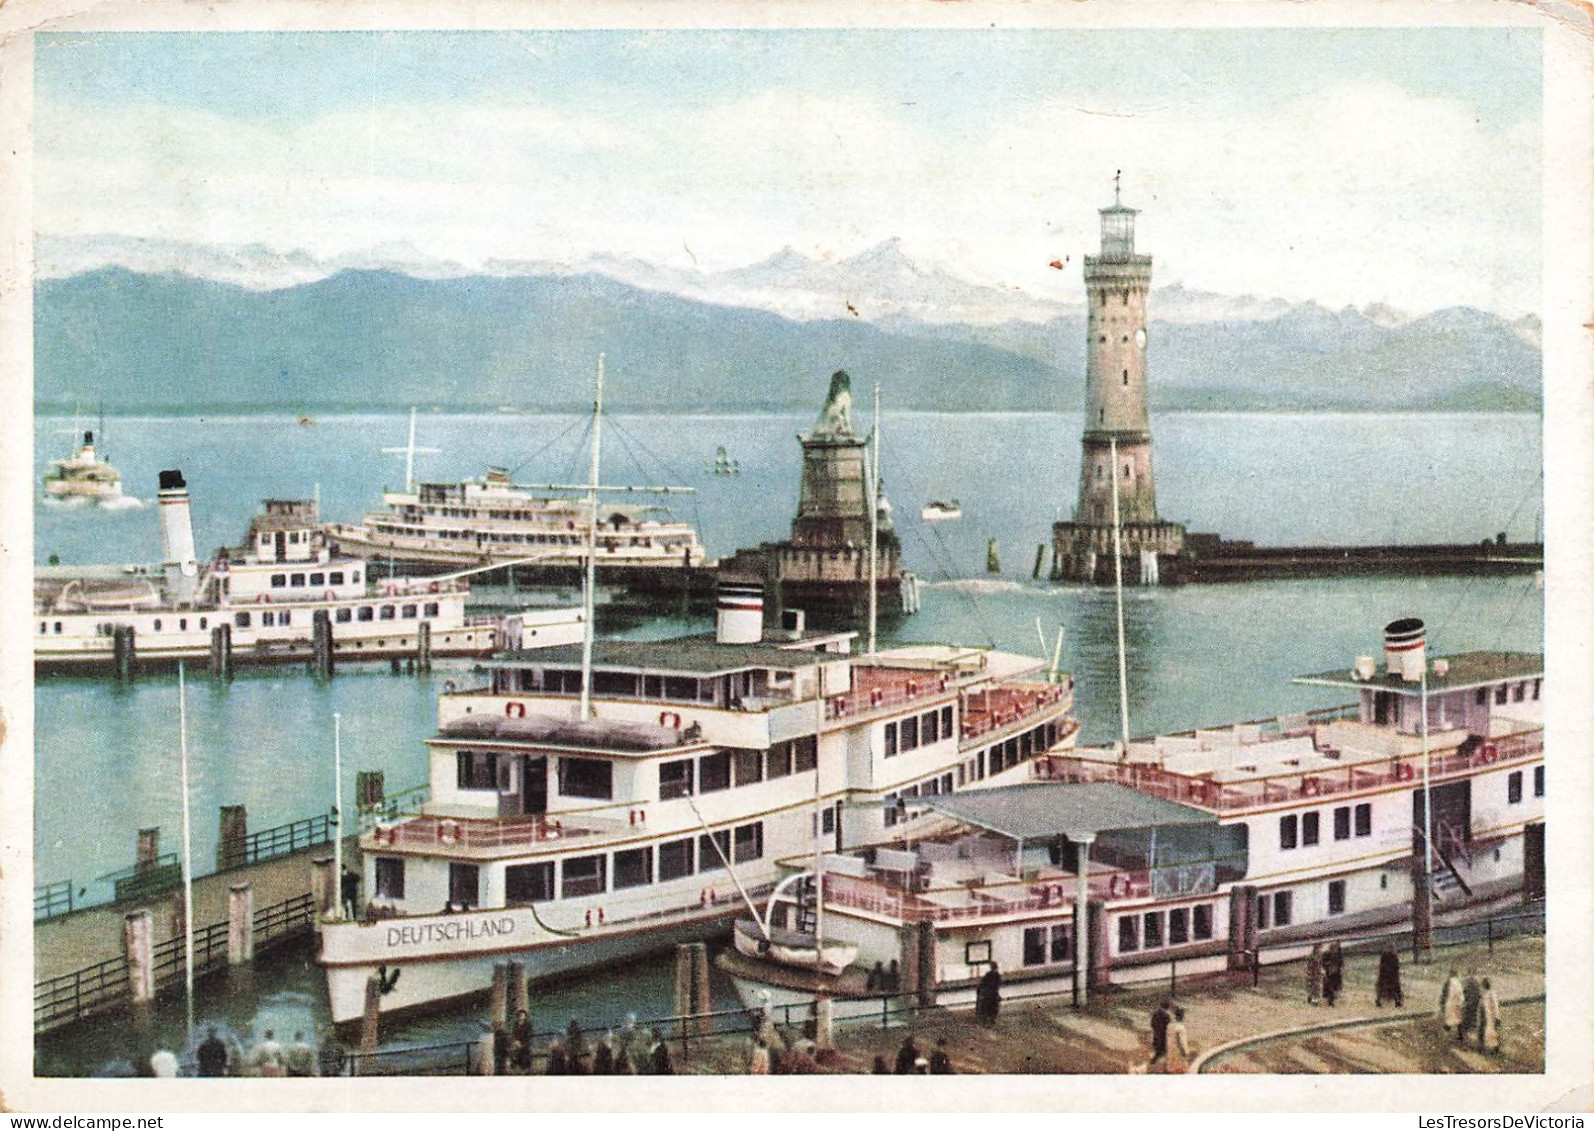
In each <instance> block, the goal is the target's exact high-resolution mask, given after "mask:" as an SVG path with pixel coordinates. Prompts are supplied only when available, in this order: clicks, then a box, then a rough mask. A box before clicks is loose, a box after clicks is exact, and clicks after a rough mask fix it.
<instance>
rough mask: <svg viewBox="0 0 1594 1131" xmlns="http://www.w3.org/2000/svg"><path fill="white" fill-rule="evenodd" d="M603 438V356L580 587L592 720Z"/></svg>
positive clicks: (587, 708)
mask: <svg viewBox="0 0 1594 1131" xmlns="http://www.w3.org/2000/svg"><path fill="white" fill-rule="evenodd" d="M602 436H603V354H601V353H600V354H599V355H598V390H597V395H596V396H595V397H594V398H593V401H592V474H591V477H590V478H589V480H588V483H587V507H588V515H587V576H586V583H585V584H584V585H583V586H582V587H581V714H580V716H579V717H580V718H582V719H590V718H591V717H592V609H593V604H594V600H593V584H594V582H595V580H596V577H597V570H598V461H599V459H600V458H601V455H602Z"/></svg>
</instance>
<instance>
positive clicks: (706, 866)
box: [697, 829, 731, 872]
mask: <svg viewBox="0 0 1594 1131" xmlns="http://www.w3.org/2000/svg"><path fill="white" fill-rule="evenodd" d="M730 854H731V831H730V830H729V829H721V830H720V831H719V832H717V833H704V834H703V835H702V836H700V837H698V838H697V870H698V871H699V872H717V871H719V870H720V869H722V868H724V867H725V861H726V860H727V859H728V858H729V857H730Z"/></svg>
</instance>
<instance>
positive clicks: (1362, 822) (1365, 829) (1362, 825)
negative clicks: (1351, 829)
mask: <svg viewBox="0 0 1594 1131" xmlns="http://www.w3.org/2000/svg"><path fill="white" fill-rule="evenodd" d="M1356 835H1357V836H1372V835H1373V806H1372V802H1370V801H1364V802H1362V804H1360V805H1358V806H1356Z"/></svg>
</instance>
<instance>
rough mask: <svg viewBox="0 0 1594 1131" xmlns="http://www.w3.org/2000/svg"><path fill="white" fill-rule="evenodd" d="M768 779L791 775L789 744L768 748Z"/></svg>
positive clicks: (782, 743) (779, 744)
mask: <svg viewBox="0 0 1594 1131" xmlns="http://www.w3.org/2000/svg"><path fill="white" fill-rule="evenodd" d="M766 762H767V763H768V771H767V773H768V777H769V778H770V779H771V780H773V779H775V778H783V777H785V776H786V775H787V774H789V773H791V743H789V742H781V743H778V744H776V745H774V746H771V747H770V748H769V757H768V758H767V759H766Z"/></svg>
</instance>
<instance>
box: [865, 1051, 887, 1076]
mask: <svg viewBox="0 0 1594 1131" xmlns="http://www.w3.org/2000/svg"><path fill="white" fill-rule="evenodd" d="M869 1071H870V1073H871V1074H873V1075H875V1076H889V1075H891V1069H890V1068H888V1067H887V1066H886V1058H885V1057H883V1056H881V1055H880V1054H879V1053H876V1054H875V1058H874V1067H873V1068H871V1069H869Z"/></svg>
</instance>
